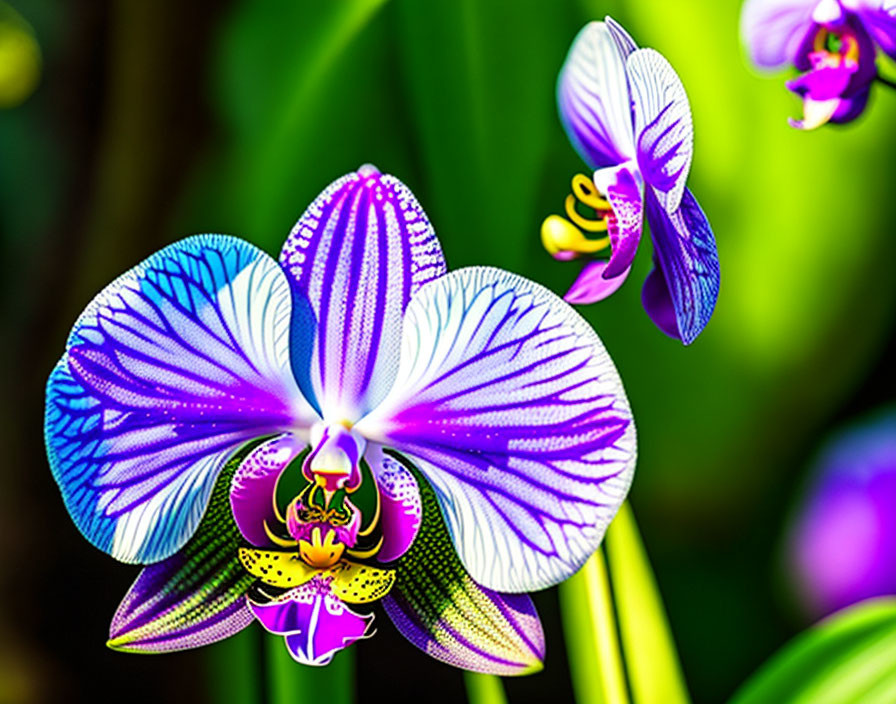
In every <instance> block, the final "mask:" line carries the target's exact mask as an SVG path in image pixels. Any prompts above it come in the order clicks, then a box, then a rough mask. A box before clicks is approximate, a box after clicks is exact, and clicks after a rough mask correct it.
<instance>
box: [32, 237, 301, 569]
mask: <svg viewBox="0 0 896 704" xmlns="http://www.w3.org/2000/svg"><path fill="white" fill-rule="evenodd" d="M289 323H290V291H289V284H288V282H287V279H286V276H285V275H284V274H283V272H282V271H281V269H280V267H279V266H278V265H277V263H276V262H275V261H274V260H273V259H271V258H270V257H268V256H267V255H266V254H264V253H263V252H262V251H261V250H259V249H257V248H255V247H253V246H252V245H250V244H248V243H246V242H243V241H242V240H239V239H237V238H234V237H227V236H223V235H199V236H196V237H191V238H188V239H185V240H182V241H180V242H177V243H175V244H172V245H170V246H169V247H166V248H165V249H163V250H162V251H160V252H158V253H156V254H154V255H153V256H151V257H149V258H148V259H147V260H146V261H144V262H143V263H141V264H139V265H138V266H136V267H134V268H133V269H131V270H130V271H129V272H127V273H126V274H124V275H123V276H121V277H119V278H118V279H117V280H116V281H115V282H113V283H112V284H110V285H109V286H108V287H106V288H105V289H104V290H103V291H102V292H101V293H100V294H99V295H98V296H97V297H96V298H95V299H94V300H93V301H92V302H91V304H90V305H89V306H88V307H87V309H86V310H85V311H84V313H82V315H81V317H80V318H79V319H78V321H77V323H75V326H74V328H73V329H72V333H71V335H70V337H69V340H68V345H67V350H66V352H65V354H64V355H63V357H62V359H61V360H60V362H59V363H58V364H57V366H56V368H55V369H54V370H53V373H52V374H51V375H50V379H49V382H48V383H47V404H46V416H45V425H44V430H45V437H46V443H47V452H48V455H49V459H50V465H51V468H52V471H53V475H54V477H55V478H56V481H57V482H58V484H59V486H60V489H61V490H62V496H63V499H64V500H65V505H66V507H67V508H68V510H69V513H70V514H71V515H72V518H73V519H74V521H75V523H76V524H77V525H78V527H79V528H80V529H81V531H82V532H83V533H84V535H85V536H86V537H87V538H88V540H90V541H91V542H92V543H93V544H95V545H96V546H97V547H99V548H100V549H101V550H103V551H105V552H108V553H109V554H111V555H112V556H113V557H115V558H117V559H119V560H122V561H125V562H144V563H148V562H156V561H159V560H162V559H164V558H166V557H168V556H170V555H171V554H172V553H174V552H175V551H176V550H178V549H179V548H180V547H182V546H183V545H184V544H185V543H186V541H187V540H188V539H189V537H190V536H191V535H192V534H193V532H194V531H195V529H196V526H197V525H198V524H199V520H200V518H201V517H202V515H203V512H204V511H205V507H206V504H207V503H208V498H209V494H210V492H211V490H212V487H213V486H214V483H215V478H216V477H217V475H218V472H219V470H220V469H221V467H222V466H223V464H224V463H225V461H226V460H227V458H228V457H229V456H230V455H231V454H232V453H233V451H234V450H235V449H236V448H238V447H239V446H240V445H241V444H243V443H244V442H246V441H248V440H250V439H252V438H255V437H258V436H260V435H264V434H267V433H272V432H276V431H277V430H278V429H281V428H290V427H293V426H295V425H302V424H305V423H308V422H310V420H311V417H312V412H311V409H310V407H309V406H308V405H307V403H306V402H305V401H304V399H302V397H301V394H300V393H299V390H298V388H297V387H296V384H295V381H294V379H293V377H292V374H291V371H290V368H289Z"/></svg>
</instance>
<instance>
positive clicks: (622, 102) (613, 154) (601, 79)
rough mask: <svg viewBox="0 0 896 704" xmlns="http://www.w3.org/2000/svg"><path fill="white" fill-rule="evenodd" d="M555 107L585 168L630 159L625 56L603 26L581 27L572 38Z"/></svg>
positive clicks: (632, 136) (628, 105)
mask: <svg viewBox="0 0 896 704" xmlns="http://www.w3.org/2000/svg"><path fill="white" fill-rule="evenodd" d="M557 108H558V110H559V112H560V119H561V120H562V122H563V126H564V127H565V128H566V132H567V134H568V135H569V139H570V141H571V142H572V144H573V146H574V147H575V149H576V151H578V153H579V155H580V156H581V157H582V159H584V161H585V163H586V164H588V165H589V166H591V168H594V169H597V168H600V167H603V166H611V165H613V164H618V163H620V162H623V161H626V160H628V159H631V158H632V157H634V155H635V146H634V135H633V132H632V113H631V98H630V97H629V88H628V79H627V77H626V74H625V58H624V56H623V55H622V53H621V51H620V48H619V45H618V44H617V41H616V39H614V36H613V34H612V33H611V31H610V29H609V28H608V27H607V25H605V24H604V23H603V22H591V23H589V24H587V25H585V27H584V28H583V29H582V31H581V32H579V34H578V36H577V37H576V38H575V40H573V43H572V46H571V47H570V49H569V55H568V56H567V57H566V63H564V64H563V68H562V69H561V70H560V77H559V79H558V81H557Z"/></svg>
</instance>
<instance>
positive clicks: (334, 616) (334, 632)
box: [249, 579, 373, 665]
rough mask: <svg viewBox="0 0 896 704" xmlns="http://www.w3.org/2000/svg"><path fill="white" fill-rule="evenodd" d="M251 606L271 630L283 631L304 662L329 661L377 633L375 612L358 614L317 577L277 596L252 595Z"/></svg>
mask: <svg viewBox="0 0 896 704" xmlns="http://www.w3.org/2000/svg"><path fill="white" fill-rule="evenodd" d="M249 608H250V609H251V610H252V613H253V614H254V615H255V617H256V618H257V619H258V621H259V623H261V625H262V626H264V628H265V629H266V630H267V631H269V632H270V633H274V634H277V635H282V636H284V637H285V640H286V647H287V648H288V649H289V653H290V655H292V657H293V659H294V660H296V661H297V662H300V663H302V664H303V665H326V664H327V663H329V662H330V660H332V659H333V656H334V655H335V654H336V653H337V652H338V651H340V650H342V649H343V648H347V647H348V646H350V645H351V644H352V643H354V642H356V641H358V640H360V639H362V638H367V637H369V636H371V635H373V632H372V627H371V626H372V623H373V614H366V615H361V614H356V613H355V612H354V611H352V610H351V609H349V608H348V607H347V606H346V605H345V604H344V603H343V602H342V601H340V600H339V599H338V598H337V597H336V596H335V595H334V594H333V592H332V591H331V589H330V587H329V585H328V584H327V583H326V581H324V580H322V579H314V580H312V581H310V582H308V583H307V584H303V585H302V586H301V587H296V588H295V589H291V590H290V591H288V592H286V593H285V594H282V595H280V596H278V597H276V598H274V599H270V600H268V601H266V602H259V601H256V600H255V599H251V598H250V599H249Z"/></svg>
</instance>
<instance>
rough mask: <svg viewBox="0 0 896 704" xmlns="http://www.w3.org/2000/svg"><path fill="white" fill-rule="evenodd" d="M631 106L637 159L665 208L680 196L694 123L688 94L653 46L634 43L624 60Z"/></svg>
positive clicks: (675, 204)
mask: <svg viewBox="0 0 896 704" xmlns="http://www.w3.org/2000/svg"><path fill="white" fill-rule="evenodd" d="M626 70H627V71H628V77H629V82H630V84H631V90H632V102H633V103H634V106H635V140H636V141H637V145H638V165H639V166H640V168H641V175H642V176H643V177H644V180H645V181H646V182H647V183H648V184H650V185H651V186H653V187H654V189H656V191H657V197H658V198H659V199H660V202H661V203H663V206H664V207H665V208H666V212H669V213H672V212H675V210H676V209H677V208H678V204H679V203H680V202H681V193H682V191H683V190H684V184H685V181H687V178H688V171H689V170H690V168H691V156H692V155H693V152H694V124H693V121H692V120H691V107H690V104H689V103H688V96H687V94H686V93H685V91H684V86H683V85H682V84H681V79H680V78H679V77H678V74H677V73H675V69H673V68H672V66H671V65H670V64H669V62H668V61H666V59H665V58H664V57H663V55H662V54H660V53H659V52H657V51H654V50H653V49H638V50H637V51H635V52H632V54H631V55H630V56H629V57H628V59H627V60H626Z"/></svg>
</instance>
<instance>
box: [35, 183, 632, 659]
mask: <svg viewBox="0 0 896 704" xmlns="http://www.w3.org/2000/svg"><path fill="white" fill-rule="evenodd" d="M45 430H46V441H47V450H48V454H49V457H50V463H51V467H52V470H53V474H54V476H55V478H56V481H57V482H58V483H59V486H60V488H61V490H62V495H63V498H64V500H65V504H66V507H67V508H68V510H69V512H70V513H71V515H72V518H73V519H74V521H75V523H76V524H77V525H78V527H79V528H80V529H81V531H82V532H83V533H84V535H85V536H86V537H87V538H88V539H89V540H90V541H91V542H92V543H93V544H94V545H96V546H97V547H98V548H100V549H101V550H103V551H105V552H107V553H109V554H110V555H112V556H113V557H115V558H117V559H119V560H122V561H124V562H131V563H144V564H148V566H147V567H146V568H145V569H144V570H143V571H142V572H141V574H140V576H139V578H138V579H137V581H136V582H135V584H134V585H133V587H132V588H131V590H130V592H129V593H128V594H127V596H126V597H125V599H124V601H123V602H122V604H121V606H120V607H119V609H118V611H117V613H116V614H115V617H114V619H113V622H112V627H111V634H110V635H111V639H110V641H109V645H110V646H111V647H113V648H118V649H122V650H130V651H140V652H147V651H149V652H159V651H170V650H178V649H182V648H190V647H195V646H198V645H204V644H206V643H210V642H213V641H216V640H220V639H221V638H225V637H227V636H229V635H231V634H233V633H235V632H237V631H239V630H240V629H242V628H243V627H245V626H246V625H248V624H249V623H250V622H251V621H252V620H253V619H257V620H258V621H260V622H261V624H262V625H263V626H264V627H265V628H266V629H267V630H268V631H271V632H272V633H276V634H280V635H283V636H284V638H285V641H286V645H287V647H288V649H289V652H290V653H291V654H292V656H293V657H294V658H295V659H296V660H297V661H299V662H302V663H306V664H312V665H322V664H326V663H327V662H329V661H330V659H331V658H332V657H333V655H334V653H336V652H337V651H339V650H340V649H342V648H344V647H346V646H348V645H350V644H351V643H353V642H355V641H357V640H359V639H361V638H365V637H367V636H369V635H370V634H371V632H372V627H371V623H372V621H373V614H371V613H369V610H365V606H364V605H367V604H370V603H371V602H374V601H376V600H382V603H383V605H384V607H385V611H386V613H387V614H388V615H389V617H390V618H391V619H392V621H393V622H394V623H395V625H396V626H397V628H398V629H399V630H400V631H401V632H402V633H403V634H404V635H405V636H406V637H407V638H408V639H410V640H411V642H413V643H414V644H415V645H417V646H419V647H420V648H421V649H423V650H425V651H426V652H427V653H429V654H430V655H432V656H433V657H436V658H438V659H440V660H443V661H445V662H448V663H450V664H452V665H456V666H458V667H463V668H467V669H470V670H477V671H481V672H490V673H496V674H503V675H512V674H523V673H526V672H531V671H533V670H537V669H539V668H540V667H541V661H542V658H543V656H544V639H543V635H542V630H541V625H540V622H539V620H538V616H537V614H536V612H535V609H534V606H533V604H532V602H531V600H530V599H529V597H528V596H526V595H525V594H522V592H526V591H530V590H533V589H541V588H544V587H547V586H550V585H552V584H556V583H557V582H559V581H561V580H563V579H565V578H566V577H568V576H569V575H571V574H572V573H573V572H575V571H576V570H577V569H578V568H579V567H580V566H581V565H582V564H583V563H584V562H585V561H586V560H587V559H588V557H589V556H590V555H591V554H592V553H593V552H594V551H595V550H596V549H597V547H598V545H599V544H600V542H601V539H602V537H603V534H604V532H605V530H606V527H607V525H608V523H609V522H610V520H611V519H612V517H613V515H614V514H615V513H616V511H617V509H618V508H619V505H620V503H621V502H622V501H623V499H624V498H625V495H626V493H627V491H628V487H629V484H630V482H631V479H632V473H633V471H634V461H635V428H634V424H633V421H632V416H631V411H630V409H629V405H628V401H627V400H626V397H625V394H624V391H623V388H622V384H621V381H620V379H619V375H618V373H617V372H616V369H615V367H614V366H613V363H612V361H611V359H610V358H609V356H608V355H607V353H606V351H605V350H604V348H603V345H602V344H601V342H600V340H599V339H598V337H597V335H596V334H595V333H594V331H593V330H592V329H591V328H590V327H589V326H588V324H587V323H586V322H585V321H584V320H583V319H582V318H581V317H580V316H579V315H578V314H577V313H576V312H575V311H574V310H573V309H572V308H571V307H570V306H568V305H567V304H566V303H564V302H563V301H562V300H560V299H559V298H557V297H556V296H554V295H553V294H552V293H550V292H549V291H547V290H546V289H544V288H542V287H541V286H539V285H538V284H535V283H532V282H531V281H527V280H526V279H523V278H520V277H518V276H515V275H513V274H509V273H507V272H504V271H501V270H499V269H491V268H485V267H474V268H468V269H461V270H459V271H455V272H452V273H448V274H446V273H445V262H444V259H443V257H442V252H441V248H440V246H439V242H438V240H437V239H436V237H435V233H434V232H433V229H432V227H431V226H430V224H429V221H428V220H427V218H426V215H425V214H424V212H423V210H422V209H421V208H420V206H419V204H418V203H417V201H416V199H415V198H414V196H413V194H412V193H411V192H410V191H409V190H408V189H407V188H406V187H405V186H404V185H403V184H401V183H400V182H399V181H398V180H397V179H395V178H393V177H391V176H387V175H382V174H380V172H379V171H377V170H376V169H375V168H374V167H372V166H364V167H362V168H361V169H360V170H359V171H358V172H356V173H352V174H349V175H347V176H345V177H343V178H341V179H339V180H337V181H336V182H334V183H333V184H331V185H330V186H329V187H328V188H327V189H326V190H325V191H324V192H323V193H322V194H321V195H320V196H319V197H318V198H317V200H315V201H314V203H312V205H311V206H310V207H309V208H308V210H307V211H306V212H305V214H304V215H303V216H302V217H301V219H300V220H299V221H298V224H297V225H296V227H295V229H294V230H293V231H292V233H291V234H290V236H289V237H288V238H287V240H286V243H285V245H284V247H283V251H282V252H281V255H280V263H279V264H278V263H277V262H275V261H274V260H273V259H271V258H270V257H268V255H266V254H265V253H263V252H262V251H260V250H258V249H256V248H255V247H253V246H252V245H250V244H248V243H247V242H244V241H242V240H240V239H237V238H235V237H229V236H224V235H200V236H195V237H191V238H188V239H185V240H182V241H180V242H177V243H175V244H172V245H170V246H168V247H166V248H165V249H163V250H162V251H160V252H158V253H156V254H154V255H153V256H151V257H149V258H148V259H147V260H146V261H144V262H143V263H142V264H139V265H138V266H136V267H135V268H134V269H132V270H131V271H129V272H128V273H126V274H124V275H122V276H121V277H119V278H118V279H117V280H116V281H115V282H114V283H112V284H111V285H110V286H108V287H107V288H106V289H105V290H104V291H102V292H101V293H100V294H99V295H98V296H97V297H96V298H95V299H94V301H93V302H92V303H91V304H90V305H89V306H88V307H87V309H86V310H85V311H84V313H83V314H82V315H81V317H80V318H79V319H78V321H77V323H76V324H75V327H74V329H73V330H72V333H71V336H70V337H69V340H68V345H67V349H66V352H65V354H64V355H63V357H62V359H61V360H60V362H59V364H58V365H57V366H56V368H55V370H54V371H53V373H52V375H51V376H50V380H49V383H48V386H47V406H46V424H45Z"/></svg>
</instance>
